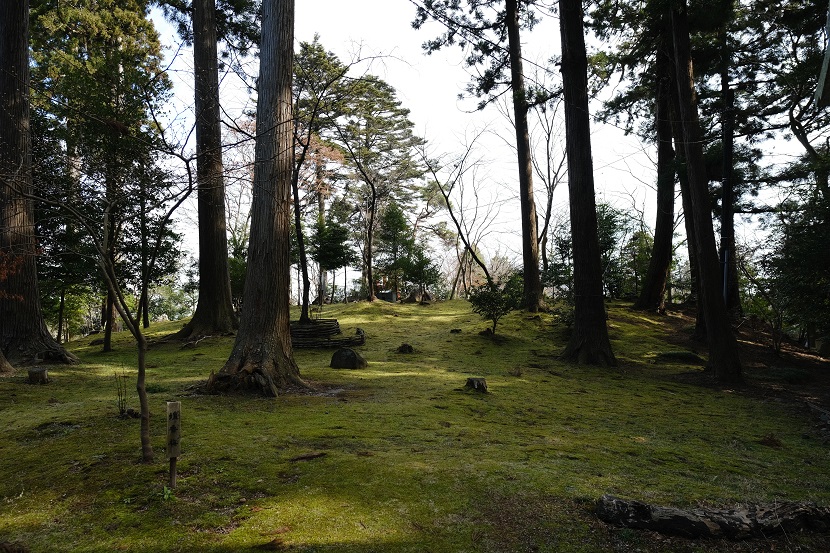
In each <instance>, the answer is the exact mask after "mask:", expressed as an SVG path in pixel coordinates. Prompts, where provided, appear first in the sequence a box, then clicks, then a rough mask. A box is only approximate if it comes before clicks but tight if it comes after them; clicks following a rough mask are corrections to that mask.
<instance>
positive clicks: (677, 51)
mask: <svg viewBox="0 0 830 553" xmlns="http://www.w3.org/2000/svg"><path fill="white" fill-rule="evenodd" d="M671 20H672V36H673V41H674V55H675V69H676V72H677V89H678V100H679V102H678V104H679V108H680V120H681V122H682V128H683V149H684V151H685V153H686V172H687V175H688V177H689V197H690V201H691V208H692V221H693V223H694V235H695V238H696V244H695V247H696V251H695V255H696V257H697V269H698V277H699V283H700V289H699V290H698V292H699V293H700V297H701V302H702V307H703V317H704V320H705V324H706V341H707V345H708V347H709V364H708V368H709V369H711V370H712V372H713V374H714V376H715V378H716V379H717V380H718V381H720V382H724V383H732V382H740V381H741V380H742V376H741V362H740V359H739V357H738V345H737V342H736V341H735V337H734V334H733V333H732V327H731V325H730V322H729V316H728V314H727V311H726V304H725V303H724V301H723V295H722V290H721V275H720V263H719V261H718V255H717V250H716V249H715V233H714V229H713V226H712V209H711V205H710V200H709V191H708V186H707V178H706V174H705V166H704V161H703V147H702V142H701V139H702V133H701V130H700V124H699V122H698V113H697V104H696V102H695V87H694V71H693V67H692V58H691V47H690V40H689V26H688V21H687V9H686V2H685V0H676V2H675V3H674V4H673V6H672V10H671Z"/></svg>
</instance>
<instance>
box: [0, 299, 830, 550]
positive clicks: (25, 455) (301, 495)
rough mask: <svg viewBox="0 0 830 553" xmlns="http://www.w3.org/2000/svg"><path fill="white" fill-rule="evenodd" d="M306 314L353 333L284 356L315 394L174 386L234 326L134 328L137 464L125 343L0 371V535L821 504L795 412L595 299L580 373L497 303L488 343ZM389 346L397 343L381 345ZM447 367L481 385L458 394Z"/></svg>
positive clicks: (191, 532)
mask: <svg viewBox="0 0 830 553" xmlns="http://www.w3.org/2000/svg"><path fill="white" fill-rule="evenodd" d="M324 316H326V317H335V318H337V319H338V320H339V321H340V325H341V327H342V328H343V329H344V332H347V333H351V332H353V329H354V327H361V328H363V329H364V330H365V332H366V336H367V343H366V345H365V346H363V347H361V348H360V352H361V354H362V355H363V356H364V357H365V358H366V359H367V360H368V361H369V366H368V367H367V368H366V369H363V370H354V371H337V370H333V369H330V368H328V363H329V360H330V358H331V353H332V351H331V350H328V351H326V350H323V351H319V350H316V351H315V350H300V351H297V352H296V357H297V361H298V363H299V365H300V368H301V372H302V375H303V377H304V378H305V379H307V380H308V381H309V382H310V383H312V384H313V385H314V386H316V387H317V390H318V391H317V393H315V394H308V395H294V396H281V397H279V398H277V399H260V398H244V397H234V396H202V395H196V394H194V392H193V389H192V387H193V385H194V384H198V383H199V382H201V381H203V380H204V379H205V378H207V376H208V375H209V374H210V371H212V370H218V369H219V368H220V367H221V366H222V364H223V362H224V361H225V359H226V358H227V356H228V354H229V352H230V348H231V346H232V338H210V339H206V340H203V341H202V342H200V343H199V346H198V347H197V348H196V349H195V350H194V349H191V350H181V349H179V344H175V343H162V342H159V340H160V339H161V338H162V337H163V336H164V335H165V334H166V333H170V332H172V331H173V330H175V329H176V327H178V326H179V325H177V324H167V325H161V326H159V327H158V328H154V329H153V333H152V334H151V336H150V337H151V340H155V341H156V342H157V343H155V344H154V345H153V346H152V347H151V348H150V350H149V352H148V365H149V367H150V368H149V369H148V384H149V386H150V389H151V390H152V393H151V394H150V405H151V411H152V418H151V432H152V439H153V446H154V448H155V450H156V455H157V459H156V461H155V462H154V463H152V464H150V465H142V464H139V463H138V457H139V438H138V421H137V420H135V419H120V418H118V410H117V405H116V388H115V382H114V379H113V374H114V373H115V372H117V373H119V374H124V375H126V377H127V379H128V386H127V392H128V393H127V395H128V398H127V402H128V406H129V407H133V408H137V404H138V401H137V398H136V394H135V391H134V385H135V353H136V352H135V347H134V345H133V343H132V341H131V339H130V338H129V337H128V336H126V335H118V336H117V338H116V340H115V351H113V352H111V353H107V354H102V353H100V352H99V351H97V349H96V348H93V347H89V346H86V345H83V344H78V346H77V347H75V348H73V351H74V352H75V353H76V354H77V355H79V357H80V358H81V359H82V361H83V363H82V364H80V365H76V366H72V367H61V366H55V367H50V368H49V370H50V376H52V377H53V379H54V380H53V382H52V383H51V384H49V385H46V386H32V385H28V384H25V382H24V380H25V379H24V377H23V376H21V375H17V376H12V377H8V378H3V379H0V397H3V398H4V401H3V402H2V403H0V417H2V420H3V421H4V425H5V431H4V432H3V434H2V436H1V437H0V471H2V474H4V478H3V479H2V480H0V542H2V541H19V542H22V543H25V544H26V545H27V546H28V547H29V549H30V550H31V551H33V552H39V551H118V550H127V551H136V552H142V551H148V552H149V551H217V552H218V551H245V550H262V548H265V549H267V548H271V549H277V548H288V549H290V550H293V551H355V552H369V551H427V550H428V551H446V552H456V551H532V550H543V551H608V550H615V549H616V550H629V548H632V547H633V548H637V547H640V548H642V549H643V550H659V549H656V548H655V546H654V543H652V542H648V541H647V540H648V539H650V538H647V537H643V536H642V535H641V534H639V533H632V532H630V531H621V530H616V529H609V528H607V527H605V526H603V525H601V524H600V523H598V522H597V521H596V519H595V518H594V517H593V516H592V514H591V512H590V509H591V505H592V502H593V500H595V499H596V498H597V497H599V496H600V495H602V494H603V493H613V494H616V495H620V496H624V497H630V498H636V499H642V500H646V501H650V502H654V503H659V504H668V505H676V506H693V505H698V504H711V505H731V504H736V503H747V502H759V501H776V500H777V501H780V500H810V501H816V502H818V503H820V504H825V505H826V504H828V503H830V482H828V480H827V478H826V466H827V462H828V458H827V452H826V448H825V447H823V446H822V445H821V441H820V440H819V439H814V438H813V437H811V436H813V435H812V432H813V429H812V427H811V424H810V421H809V419H808V418H807V415H806V414H805V413H804V412H803V411H802V410H801V409H800V408H797V407H795V406H789V405H787V404H785V403H778V402H762V401H759V400H756V399H752V398H750V397H745V396H742V395H740V394H736V393H733V392H730V391H723V390H713V389H709V388H703V387H698V386H694V385H691V384H688V383H685V382H684V380H683V379H680V378H676V376H678V375H680V374H682V373H684V372H688V371H689V367H688V366H685V365H682V364H667V363H663V362H659V361H656V359H657V358H656V355H657V353H659V352H665V351H671V350H672V349H673V347H672V346H671V345H670V344H668V343H667V342H666V341H665V339H664V334H663V333H664V332H665V330H664V327H663V326H662V325H661V324H660V320H659V318H651V317H643V316H639V315H637V314H634V313H633V312H630V311H628V310H627V309H626V308H625V307H624V306H612V308H611V311H610V317H611V318H610V321H609V326H610V329H611V334H612V339H613V343H614V348H615V353H616V355H617V357H618V358H619V359H620V360H621V368H617V369H600V368H593V367H578V366H574V365H566V364H563V363H562V362H560V361H559V360H558V357H557V354H558V352H559V351H561V349H562V348H563V347H564V336H565V333H564V332H562V330H561V328H559V327H557V326H555V325H554V324H553V319H552V317H551V316H549V315H546V314H542V315H539V316H537V315H533V316H531V315H528V314H527V313H523V312H515V313H511V314H510V315H508V316H506V317H505V318H504V319H503V320H502V321H501V323H500V325H499V334H501V335H502V336H504V338H505V339H504V340H503V341H500V342H494V341H493V340H491V339H489V338H487V337H484V336H480V335H479V334H478V332H479V331H480V330H483V329H484V328H485V327H486V326H487V324H486V322H484V321H481V320H480V318H479V317H478V316H476V315H475V314H473V313H472V312H471V311H470V309H469V305H467V304H466V303H464V302H461V301H454V302H446V303H434V304H432V305H429V306H420V305H393V304H387V303H383V302H376V303H373V304H368V303H357V304H350V305H346V306H343V305H336V306H327V307H326V312H325V314H324ZM452 329H461V332H460V333H452V332H450V331H451V330H452ZM403 342H406V343H409V344H411V345H412V346H413V347H414V353H412V354H410V355H401V354H399V353H397V351H396V350H397V348H398V346H399V345H400V344H401V343H403ZM694 370H700V369H699V368H695V369H694ZM468 376H479V377H484V378H486V379H487V383H488V386H489V389H490V392H491V393H490V394H488V395H478V394H470V393H466V392H464V391H463V389H462V388H463V386H464V382H465V380H466V378H467V377H468ZM6 399H8V401H6ZM170 400H177V401H181V402H182V417H183V419H182V452H183V453H182V457H181V459H180V460H179V462H178V469H179V480H178V486H177V488H176V489H175V490H174V491H173V493H172V496H171V495H170V494H167V497H165V494H164V486H165V485H166V484H167V462H166V459H164V449H163V448H164V439H165V431H166V430H165V429H166V422H165V420H164V413H165V402H166V401H170ZM770 436H774V437H775V440H772V439H770ZM804 436H807V438H805V437H804ZM792 539H793V540H795V542H796V543H802V544H804V545H805V547H810V546H814V545H815V543H816V542H815V540H816V539H817V538H811V537H799V536H794V537H792ZM642 540H646V542H643V541H642ZM799 540H802V541H799ZM811 540H812V541H811ZM720 547H722V546H721V545H718V544H716V543H714V544H704V545H701V546H700V547H698V546H697V545H694V544H693V543H692V542H675V543H674V545H673V546H672V548H670V550H677V551H692V550H701V551H716V550H721V549H719V548H720ZM723 547H726V546H723ZM730 547H732V546H730ZM735 547H739V546H735ZM723 550H730V551H732V550H739V549H723ZM743 550H745V551H751V549H743ZM816 550H818V549H816Z"/></svg>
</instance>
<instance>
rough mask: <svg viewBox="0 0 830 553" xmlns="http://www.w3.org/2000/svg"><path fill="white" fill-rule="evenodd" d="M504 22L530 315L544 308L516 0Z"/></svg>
mask: <svg viewBox="0 0 830 553" xmlns="http://www.w3.org/2000/svg"><path fill="white" fill-rule="evenodd" d="M506 8H507V9H506V22H507V38H508V52H509V55H510V86H511V88H512V89H513V115H514V118H515V121H516V152H517V154H518V161H519V202H520V204H521V213H522V260H523V263H522V268H523V270H524V292H523V295H522V297H523V303H524V307H525V308H526V309H527V310H528V311H531V312H536V311H539V309H540V308H541V307H543V299H542V281H541V277H540V274H539V239H538V231H537V228H536V202H535V200H534V198H533V164H532V162H531V159H530V131H529V130H528V123H527V98H526V97H525V84H524V74H523V72H522V46H521V40H520V36H519V8H518V0H507V3H506Z"/></svg>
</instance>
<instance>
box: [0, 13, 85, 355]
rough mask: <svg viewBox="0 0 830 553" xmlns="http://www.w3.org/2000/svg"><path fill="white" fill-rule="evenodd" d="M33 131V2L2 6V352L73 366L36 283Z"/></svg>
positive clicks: (0, 186)
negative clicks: (52, 332) (47, 321)
mask: <svg viewBox="0 0 830 553" xmlns="http://www.w3.org/2000/svg"><path fill="white" fill-rule="evenodd" d="M31 163H32V159H31V136H30V125H29V2H28V0H20V1H11V0H6V1H4V2H2V3H0V264H2V265H3V268H4V269H5V270H4V271H3V272H4V273H5V275H4V276H5V278H0V350H2V351H3V354H4V357H5V358H6V359H7V360H8V361H11V362H14V363H17V362H20V363H32V362H38V361H41V360H44V359H48V360H50V361H57V362H73V361H74V360H75V358H74V356H72V355H70V354H68V353H67V352H66V350H65V349H64V348H63V347H62V346H61V345H60V344H58V343H57V342H56V341H55V339H54V338H53V337H52V336H51V335H50V334H49V331H48V330H47V329H46V325H45V324H44V321H43V314H42V311H41V305H40V293H39V290H38V282H37V266H36V257H37V243H36V241H35V229H34V206H33V203H32V201H31V200H30V199H27V198H26V197H25V196H26V195H27V194H31V193H32V167H31Z"/></svg>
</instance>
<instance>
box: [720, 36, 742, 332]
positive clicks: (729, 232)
mask: <svg viewBox="0 0 830 553" xmlns="http://www.w3.org/2000/svg"><path fill="white" fill-rule="evenodd" d="M721 40H722V46H721V55H722V57H723V60H722V65H721V98H722V101H723V111H722V112H721V133H722V135H723V137H722V139H721V142H722V143H723V177H722V179H723V180H721V219H720V260H721V274H722V275H723V296H724V301H725V302H726V309H727V311H729V314H730V315H732V316H733V317H735V318H737V317H739V316H740V315H741V313H742V309H741V298H740V290H739V287H738V263H737V260H736V259H735V183H734V180H733V177H734V171H733V169H732V164H733V158H734V147H735V136H734V128H735V93H734V91H733V90H732V89H731V88H730V87H729V60H730V56H729V46H728V43H727V37H726V31H724V32H723V37H722V39H721Z"/></svg>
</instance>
